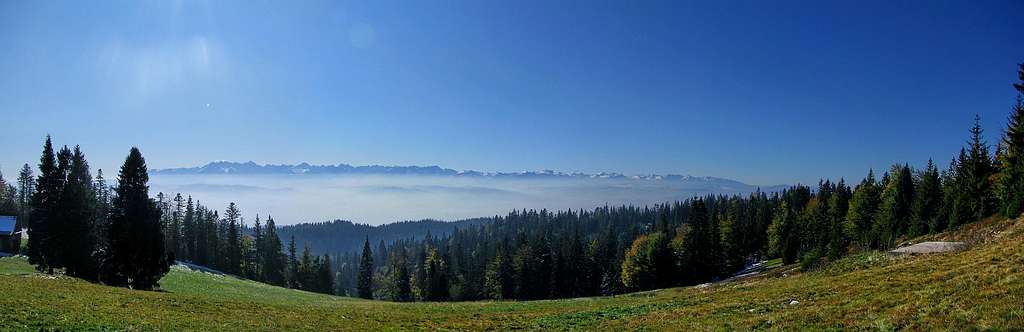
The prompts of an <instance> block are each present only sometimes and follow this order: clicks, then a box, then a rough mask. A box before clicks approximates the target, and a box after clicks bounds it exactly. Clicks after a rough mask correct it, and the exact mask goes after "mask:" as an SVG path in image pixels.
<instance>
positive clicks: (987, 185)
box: [960, 116, 996, 221]
mask: <svg viewBox="0 0 1024 332" xmlns="http://www.w3.org/2000/svg"><path fill="white" fill-rule="evenodd" d="M982 133H983V130H982V129H981V117H980V116H975V117H974V126H973V127H971V140H970V146H969V151H968V154H967V159H966V160H965V161H964V163H963V164H962V165H961V167H962V169H963V172H962V174H960V175H961V176H963V180H964V181H963V185H964V190H965V192H964V193H963V195H962V196H961V198H962V199H965V200H966V207H967V208H968V209H969V213H970V219H969V221H978V220H981V219H982V218H984V217H987V216H989V215H990V214H992V213H993V212H994V211H995V207H996V201H995V198H994V194H993V191H992V182H991V177H992V175H993V173H994V171H995V170H994V169H993V167H992V159H991V158H990V157H989V150H988V144H987V143H985V140H984V138H983V137H982Z"/></svg>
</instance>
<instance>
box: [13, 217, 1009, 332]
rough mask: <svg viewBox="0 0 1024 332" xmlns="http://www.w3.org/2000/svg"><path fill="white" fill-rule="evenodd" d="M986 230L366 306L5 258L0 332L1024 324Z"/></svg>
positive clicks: (226, 283)
mask: <svg viewBox="0 0 1024 332" xmlns="http://www.w3.org/2000/svg"><path fill="white" fill-rule="evenodd" d="M1003 229H1005V230H1003ZM993 230H1003V231H996V232H995V233H993V232H994V231H993ZM978 233H986V234H989V235H990V236H989V238H993V240H987V241H976V242H974V243H976V244H975V245H974V246H973V247H972V248H971V249H970V250H967V251H963V252H958V253H945V254H936V255H929V256H915V257H900V258H892V257H889V256H887V255H885V254H880V253H864V254H859V255H855V256H853V257H850V258H847V259H844V260H842V261H840V262H837V263H835V264H832V265H831V266H829V267H828V268H826V269H824V270H821V271H817V272H812V273H796V272H793V271H791V270H790V271H788V272H787V270H788V269H789V268H788V267H782V268H779V269H776V270H775V271H774V272H772V273H768V274H767V275H765V276H762V277H758V278H753V279H748V280H744V281H739V282H733V283H726V284H720V285H714V286H710V287H687V288H675V289H667V290H661V291H653V292H642V293H634V294H627V295H622V296H616V297H605V298H583V299H571V300H552V301H535V302H470V303H405V304H399V303H389V302H381V301H364V300H355V299H348V298H340V297H332V296H326V295H319V294H312V293H306V292H300V291H293V290H287V289H282V288H278V287H272V286H267V285H263V284H259V283H254V282H249V281H243V280H237V279H233V278H229V277H219V276H214V275H210V274H206V273H200V272H191V271H185V270H179V269H175V270H174V271H172V272H171V273H170V274H168V275H167V277H165V278H164V279H163V280H162V284H163V287H164V291H161V292H139V291H131V290H127V289H120V288H113V287H105V286H99V285H94V284H90V283H86V282H82V281H79V280H75V279H71V278H56V279H51V278H48V277H45V276H43V275H39V274H36V273H34V272H33V271H32V269H31V267H30V266H28V265H27V264H26V263H25V261H24V260H23V259H17V258H5V259H0V294H2V295H0V308H2V310H0V329H7V328H21V329H37V328H39V327H59V328H68V329H75V330H79V329H87V328H98V329H102V328H114V329H144V330H150V329H157V328H159V329H214V330H222V329H244V330H271V329H274V330H276V329H327V330H351V329H371V328H372V329H382V328H383V329H416V328H420V329H438V328H448V329H487V328H497V329H510V328H528V329H552V328H554V329H560V328H582V329H595V328H601V329H618V328H625V329H637V328H653V329H672V330H680V329H684V330H689V329H702V330H704V329H751V328H761V329H778V328H784V329H792V328H814V329H820V328H870V329H876V328H880V329H890V328H910V329H915V330H928V329H933V328H936V327H942V328H943V329H962V328H965V329H989V328H995V329H1021V328H1024V305H1022V303H1024V222H1021V221H1018V222H996V221H990V222H989V223H987V224H985V225H984V227H983V228H981V227H975V228H973V229H970V230H968V231H962V233H954V234H947V235H944V236H945V238H952V239H956V238H958V237H971V238H977V236H976V235H977V234H978ZM993 234H994V235H993ZM791 300H797V301H799V302H800V303H799V304H796V305H790V304H789V303H790V301H791Z"/></svg>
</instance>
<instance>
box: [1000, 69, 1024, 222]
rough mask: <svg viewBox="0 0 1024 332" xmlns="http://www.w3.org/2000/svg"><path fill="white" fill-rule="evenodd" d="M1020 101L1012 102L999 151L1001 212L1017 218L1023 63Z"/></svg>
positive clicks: (1022, 183)
mask: <svg viewBox="0 0 1024 332" xmlns="http://www.w3.org/2000/svg"><path fill="white" fill-rule="evenodd" d="M1017 75H1018V78H1019V82H1018V83H1014V84H1013V87H1014V88H1015V89H1016V90H1017V102H1016V103H1015V104H1014V105H1013V108H1012V110H1011V114H1010V118H1009V120H1008V121H1007V122H1008V123H1007V126H1006V132H1005V134H1004V136H1003V140H1002V144H1001V145H1000V146H1002V147H1003V149H1002V153H1000V154H999V155H998V160H997V162H998V165H999V173H1000V176H999V186H998V188H997V189H998V194H999V201H1000V212H1001V213H1002V214H1003V215H1004V216H1006V217H1009V218H1016V217H1018V216H1020V214H1021V212H1024V64H1020V69H1019V70H1018V72H1017Z"/></svg>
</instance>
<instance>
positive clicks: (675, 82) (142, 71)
mask: <svg viewBox="0 0 1024 332" xmlns="http://www.w3.org/2000/svg"><path fill="white" fill-rule="evenodd" d="M1021 13H1024V2H1021V1H994V0H993V1H961V2H957V1H845V2H831V1H830V4H818V3H817V2H813V1H797V2H788V1H709V2H705V3H701V4H698V3H691V2H690V1H672V2H647V1H614V2H603V1H579V2H576V1H440V2H438V1H400V2H392V1H366V2H355V3H352V2H341V1H324V2H319V1H287V2H286V1H269V2H262V1H209V2H199V1H197V2H192V1H182V2H177V1H142V2H134V1H133V2H129V1H3V2H0V118H2V121H0V142H2V143H0V146H2V148H0V149H2V151H0V165H2V168H0V169H2V170H3V171H4V174H5V176H7V177H8V178H11V177H13V176H14V175H15V174H14V173H15V171H16V170H17V168H18V167H19V166H20V165H21V164H22V163H24V162H29V163H30V164H32V165H35V164H36V163H37V162H38V155H39V150H40V146H41V143H42V140H43V137H44V136H45V135H46V134H47V133H50V134H52V135H54V137H55V139H56V142H57V143H58V144H74V143H77V144H81V145H82V146H83V148H84V150H85V152H86V154H87V156H88V157H89V159H90V161H91V163H92V164H93V168H94V169H95V168H99V167H102V168H106V169H108V171H107V172H108V174H111V171H113V169H111V168H114V167H116V166H118V165H120V162H121V161H123V158H124V156H125V155H126V153H127V151H128V148H129V147H130V146H132V145H137V146H139V147H140V148H141V149H142V151H143V154H144V155H145V156H146V157H147V160H148V161H149V164H150V167H154V168H166V167H180V166H192V165H197V164H204V163H206V162H207V161H210V160H215V159H226V160H237V161H245V160H254V161H257V162H271V163H297V162H302V161H308V162H311V163H332V164H333V163H339V162H345V163H351V164H357V165H358V164H400V165H406V164H415V165H428V164H429V165H433V164H437V165H441V166H445V167H451V168H456V169H476V170H485V171H517V170H526V169H555V170H562V171H585V172H598V171H617V172H623V173H627V174H636V173H680V174H693V175H712V176H721V177H729V178H734V179H738V180H742V181H745V182H749V183H754V184H773V183H794V182H804V183H808V182H816V180H817V179H818V178H820V177H831V178H838V177H846V178H848V179H849V178H855V179H856V180H859V179H860V178H861V177H863V175H864V174H865V173H866V171H867V169H868V168H869V167H873V168H876V169H878V168H885V167H887V165H890V164H891V163H894V162H908V163H911V164H913V165H922V164H923V163H924V162H925V161H926V160H927V159H928V158H929V157H934V158H936V159H937V160H941V163H942V164H943V165H945V163H946V162H947V161H948V160H949V158H951V157H952V156H953V154H954V153H955V152H956V151H957V150H958V149H959V147H960V145H961V144H962V143H963V141H964V140H965V139H966V138H967V129H968V127H969V126H970V125H971V121H972V119H973V117H974V114H975V113H978V114H981V116H982V118H983V120H984V121H983V125H984V127H985V129H986V130H987V131H986V133H987V134H988V139H989V141H990V142H994V141H995V140H996V135H998V134H999V132H1000V131H1001V130H1002V126H1003V124H1004V122H1005V118H1006V116H1007V114H1008V112H1009V107H1010V105H1011V103H1012V101H1013V98H1014V91H1013V90H1012V88H1011V87H1010V83H1011V82H1012V81H1013V80H1014V79H1015V78H1016V77H1015V75H1016V73H1015V67H1016V66H1015V64H1016V63H1018V62H1024V33H1022V32H1024V20H1022V19H1021V15H1020V14H1021Z"/></svg>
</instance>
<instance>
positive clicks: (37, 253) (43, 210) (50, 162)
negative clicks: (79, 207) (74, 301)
mask: <svg viewBox="0 0 1024 332" xmlns="http://www.w3.org/2000/svg"><path fill="white" fill-rule="evenodd" d="M64 179H65V177H64V175H63V174H61V173H60V172H59V170H58V169H57V156H56V154H55V153H54V152H53V143H52V142H51V140H50V136H49V135H47V136H46V142H45V143H43V153H42V156H41V157H40V158H39V177H38V178H36V186H35V187H36V190H35V193H34V194H33V195H32V213H31V216H30V219H29V224H28V227H29V238H28V259H29V263H31V264H34V265H35V266H36V269H38V270H39V271H47V272H48V273H51V274H52V273H53V267H52V266H51V264H52V263H53V262H52V261H53V259H52V255H50V253H49V252H47V250H48V248H49V247H54V246H56V245H55V244H56V243H55V242H54V240H55V239H54V238H53V234H52V233H51V231H52V230H53V228H54V224H55V221H54V215H53V214H54V213H55V211H54V210H55V208H56V206H57V201H58V200H59V199H60V193H61V191H62V190H63V188H64Z"/></svg>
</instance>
